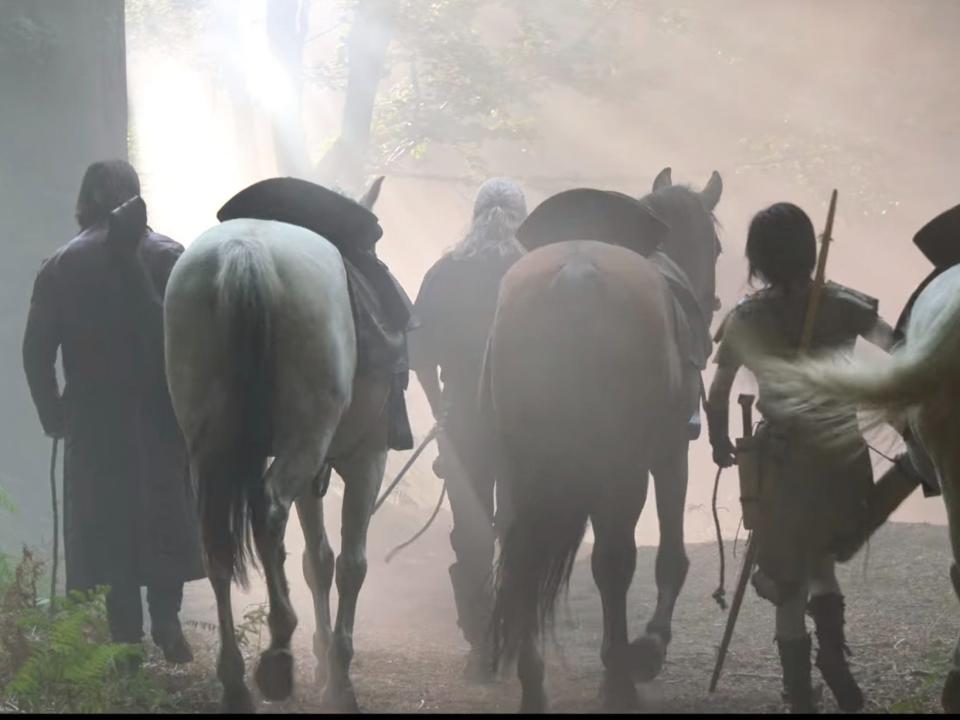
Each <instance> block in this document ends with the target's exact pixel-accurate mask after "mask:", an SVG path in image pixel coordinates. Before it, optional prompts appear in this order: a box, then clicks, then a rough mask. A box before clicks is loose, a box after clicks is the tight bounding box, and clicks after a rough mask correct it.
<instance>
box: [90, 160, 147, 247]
mask: <svg viewBox="0 0 960 720" xmlns="http://www.w3.org/2000/svg"><path fill="white" fill-rule="evenodd" d="M139 194H140V178H139V177H138V176H137V171H136V170H134V169H133V166H132V165H131V164H130V163H128V162H127V161H126V160H101V161H99V162H95V163H93V164H92V165H90V167H88V168H87V171H86V172H85V173H84V174H83V181H82V182H81V183H80V193H79V195H78V196H77V209H76V213H75V217H76V219H77V224H78V225H80V229H81V230H86V229H87V228H88V227H90V226H91V225H96V224H97V223H100V222H104V221H105V220H107V219H108V218H109V216H110V212H111V211H112V210H113V209H115V208H117V207H119V206H120V205H122V204H123V203H125V202H126V201H127V200H129V199H130V198H133V197H136V196H137V195H139Z"/></svg>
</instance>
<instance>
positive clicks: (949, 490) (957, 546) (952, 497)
mask: <svg viewBox="0 0 960 720" xmlns="http://www.w3.org/2000/svg"><path fill="white" fill-rule="evenodd" d="M954 454H956V450H953V451H952V452H951V453H950V456H951V459H953V455H954ZM941 475H942V483H941V484H942V486H943V488H942V490H943V501H944V504H945V505H946V508H947V523H948V527H949V530H950V545H951V547H952V549H953V563H952V564H951V565H950V581H951V583H952V584H953V590H954V593H956V596H957V599H958V600H960V461H957V462H955V463H951V464H950V466H947V467H943V468H941ZM941 704H942V705H943V710H944V712H945V713H947V714H949V715H954V714H957V713H960V640H958V641H957V645H956V646H955V647H954V650H953V657H952V658H951V663H950V670H949V672H948V673H947V679H946V682H945V683H944V686H943V693H942V694H941Z"/></svg>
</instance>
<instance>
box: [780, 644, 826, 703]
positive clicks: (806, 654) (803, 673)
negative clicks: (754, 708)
mask: <svg viewBox="0 0 960 720" xmlns="http://www.w3.org/2000/svg"><path fill="white" fill-rule="evenodd" d="M810 646H811V643H810V636H809V635H806V636H804V637H802V638H795V639H793V640H780V639H779V638H777V650H779V651H780V666H781V667H782V668H783V685H784V688H785V689H786V695H787V701H788V702H789V703H790V712H792V713H800V714H805V715H807V714H811V713H815V712H817V707H816V705H815V704H814V702H813V686H812V685H811V684H810Z"/></svg>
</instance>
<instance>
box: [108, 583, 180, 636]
mask: <svg viewBox="0 0 960 720" xmlns="http://www.w3.org/2000/svg"><path fill="white" fill-rule="evenodd" d="M182 601H183V583H177V584H173V585H164V586H157V585H151V586H148V587H147V605H148V607H149V610H150V626H151V630H152V633H153V634H154V636H155V635H156V632H157V628H158V627H162V626H163V625H165V624H168V623H171V622H178V621H179V620H178V617H177V615H178V614H179V612H180V604H181V602H182ZM107 621H108V623H109V625H110V637H111V638H112V639H113V641H114V642H117V643H139V642H140V641H141V640H142V639H143V605H142V603H141V601H140V587H139V586H138V585H118V586H114V587H112V588H110V591H109V592H108V593H107Z"/></svg>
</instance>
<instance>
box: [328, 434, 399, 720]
mask: <svg viewBox="0 0 960 720" xmlns="http://www.w3.org/2000/svg"><path fill="white" fill-rule="evenodd" d="M386 459H387V450H386V427H385V426H384V427H383V428H378V429H377V431H375V432H372V433H371V436H370V437H369V439H368V440H367V441H366V442H365V443H364V444H363V446H362V447H360V448H359V449H358V450H357V451H356V452H355V453H354V454H353V455H352V456H351V457H349V458H347V459H345V460H344V461H342V462H338V463H337V464H336V466H335V467H336V470H337V474H338V475H340V477H342V478H343V482H344V491H343V513H342V519H341V543H340V556H339V557H338V558H337V562H336V580H337V593H338V595H339V601H338V603H337V621H336V625H335V626H334V629H333V637H332V639H331V643H330V654H329V669H328V673H329V674H328V677H327V687H326V690H325V691H324V704H325V705H326V706H327V707H328V708H329V709H331V710H335V711H338V712H357V711H358V710H359V707H358V705H357V698H356V694H355V692H354V690H353V683H352V682H351V681H350V663H351V662H352V660H353V624H354V620H355V619H356V612H357V597H358V596H359V594H360V588H361V587H362V586H363V581H364V578H366V575H367V554H366V553H367V528H368V527H369V525H370V515H371V513H372V512H373V505H374V503H375V502H376V500H377V493H378V492H379V491H380V484H381V483H382V481H383V469H384V465H385V463H386Z"/></svg>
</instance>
